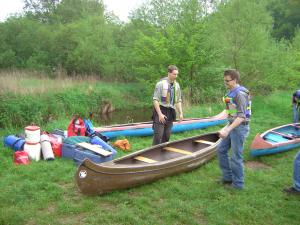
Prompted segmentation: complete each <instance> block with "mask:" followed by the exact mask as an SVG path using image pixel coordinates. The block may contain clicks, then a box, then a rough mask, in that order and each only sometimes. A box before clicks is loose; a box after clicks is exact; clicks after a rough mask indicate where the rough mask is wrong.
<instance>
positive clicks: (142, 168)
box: [83, 147, 216, 175]
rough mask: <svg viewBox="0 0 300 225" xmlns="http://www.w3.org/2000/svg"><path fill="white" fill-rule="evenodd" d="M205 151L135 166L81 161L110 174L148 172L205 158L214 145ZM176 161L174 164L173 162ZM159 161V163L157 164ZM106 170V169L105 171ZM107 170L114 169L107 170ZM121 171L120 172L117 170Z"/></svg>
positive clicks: (92, 168)
mask: <svg viewBox="0 0 300 225" xmlns="http://www.w3.org/2000/svg"><path fill="white" fill-rule="evenodd" d="M205 149H206V151H205V152H202V153H201V154H199V155H198V157H196V156H197V155H194V154H193V155H189V156H182V157H180V158H181V159H180V160H179V159H178V158H175V159H169V160H166V161H163V163H160V162H157V163H151V164H142V165H137V166H133V165H132V166H131V167H130V168H129V167H124V166H123V167H116V164H111V165H112V166H114V167H104V166H101V167H98V166H96V164H94V163H93V162H92V161H90V160H89V159H85V160H84V162H83V166H85V167H87V168H89V169H90V170H92V171H94V172H96V173H102V174H111V175H121V174H134V173H148V172H152V171H158V170H165V169H170V168H173V167H178V166H180V165H183V164H190V163H192V162H193V161H199V160H200V159H201V158H204V159H205V158H206V156H208V155H210V154H213V153H215V152H216V147H209V148H205ZM174 162H176V164H175V163H174ZM159 163H160V164H159ZM126 169H128V171H124V170H126ZM105 170H108V171H105ZM109 170H115V171H116V172H114V171H111V172H109ZM118 171H121V172H118Z"/></svg>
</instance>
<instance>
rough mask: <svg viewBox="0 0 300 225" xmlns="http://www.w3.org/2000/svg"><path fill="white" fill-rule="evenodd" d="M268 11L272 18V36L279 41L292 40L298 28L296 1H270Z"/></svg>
mask: <svg viewBox="0 0 300 225" xmlns="http://www.w3.org/2000/svg"><path fill="white" fill-rule="evenodd" d="M268 9H269V11H270V12H271V14H272V16H273V18H274V27H273V30H272V35H273V36H274V37H275V38H276V39H278V40H280V39H282V38H285V39H289V40H291V39H293V37H294V36H295V31H296V28H297V27H299V26H300V14H299V11H300V2H299V1H298V0H271V1H269V4H268Z"/></svg>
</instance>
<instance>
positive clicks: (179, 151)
mask: <svg viewBox="0 0 300 225" xmlns="http://www.w3.org/2000/svg"><path fill="white" fill-rule="evenodd" d="M163 149H164V150H167V151H172V152H177V153H181V154H184V155H191V154H193V153H192V152H188V151H185V150H182V149H178V148H172V147H164V148H163Z"/></svg>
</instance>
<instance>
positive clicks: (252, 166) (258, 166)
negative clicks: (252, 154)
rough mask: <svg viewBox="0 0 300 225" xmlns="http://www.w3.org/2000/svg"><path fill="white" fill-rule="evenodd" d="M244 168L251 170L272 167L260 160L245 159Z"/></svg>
mask: <svg viewBox="0 0 300 225" xmlns="http://www.w3.org/2000/svg"><path fill="white" fill-rule="evenodd" d="M245 166H246V168H249V169H252V170H260V169H271V168H272V167H271V166H269V165H267V164H264V163H262V162H258V161H247V162H246V163H245Z"/></svg>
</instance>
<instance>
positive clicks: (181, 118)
mask: <svg viewBox="0 0 300 225" xmlns="http://www.w3.org/2000/svg"><path fill="white" fill-rule="evenodd" d="M182 120H183V114H182V113H180V114H179V122H181V121H182Z"/></svg>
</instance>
